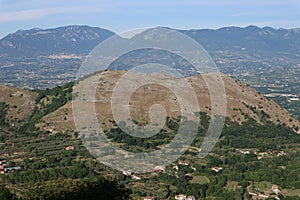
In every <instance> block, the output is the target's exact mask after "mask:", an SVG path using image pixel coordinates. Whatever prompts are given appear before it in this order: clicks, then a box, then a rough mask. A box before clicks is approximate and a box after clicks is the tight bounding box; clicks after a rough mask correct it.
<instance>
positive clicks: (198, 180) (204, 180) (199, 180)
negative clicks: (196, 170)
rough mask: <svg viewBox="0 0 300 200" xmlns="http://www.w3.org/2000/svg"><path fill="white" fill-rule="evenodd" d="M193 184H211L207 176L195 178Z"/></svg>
mask: <svg viewBox="0 0 300 200" xmlns="http://www.w3.org/2000/svg"><path fill="white" fill-rule="evenodd" d="M190 182H191V183H199V184H206V183H209V179H208V178H207V177H206V176H193V179H192V180H191V181H190Z"/></svg>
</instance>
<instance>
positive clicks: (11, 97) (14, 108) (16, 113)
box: [0, 86, 37, 124]
mask: <svg viewBox="0 0 300 200" xmlns="http://www.w3.org/2000/svg"><path fill="white" fill-rule="evenodd" d="M36 97H37V94H36V93H34V92H31V91H27V90H22V89H19V88H14V87H10V86H0V102H5V103H6V104H8V105H9V109H8V111H7V116H6V118H7V120H8V121H9V123H10V124H12V123H15V122H18V121H20V120H23V119H24V118H25V117H27V116H29V115H30V114H31V113H32V111H33V109H34V107H35V99H36Z"/></svg>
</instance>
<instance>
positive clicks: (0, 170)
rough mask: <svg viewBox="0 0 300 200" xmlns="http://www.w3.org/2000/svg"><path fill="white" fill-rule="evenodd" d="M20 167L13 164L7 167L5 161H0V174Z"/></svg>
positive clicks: (17, 169)
mask: <svg viewBox="0 0 300 200" xmlns="http://www.w3.org/2000/svg"><path fill="white" fill-rule="evenodd" d="M21 169H22V167H20V166H15V167H7V163H6V162H5V161H1V162H0V174H5V173H8V172H11V171H19V170H21Z"/></svg>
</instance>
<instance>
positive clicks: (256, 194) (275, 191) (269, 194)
mask: <svg viewBox="0 0 300 200" xmlns="http://www.w3.org/2000/svg"><path fill="white" fill-rule="evenodd" d="M254 190H255V192H249V194H250V195H252V196H253V197H258V198H262V199H266V198H270V197H272V198H275V199H277V200H280V198H279V197H278V196H277V195H279V194H282V191H281V190H280V189H279V186H278V185H275V184H273V185H272V188H271V192H269V191H268V192H263V194H262V193H260V188H255V189H254Z"/></svg>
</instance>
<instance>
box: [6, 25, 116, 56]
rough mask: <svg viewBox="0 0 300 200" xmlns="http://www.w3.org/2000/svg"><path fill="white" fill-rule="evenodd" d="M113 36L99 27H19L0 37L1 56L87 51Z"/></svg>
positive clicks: (84, 52) (80, 52) (79, 52)
mask: <svg viewBox="0 0 300 200" xmlns="http://www.w3.org/2000/svg"><path fill="white" fill-rule="evenodd" d="M112 35H114V33H113V32H111V31H109V30H105V29H101V28H97V27H89V26H66V27H59V28H52V29H39V28H34V29H30V30H19V31H17V32H15V33H13V34H9V35H7V36H6V37H4V38H3V39H1V40H0V55H1V57H8V58H13V57H36V56H48V55H52V54H60V53H65V54H87V53H89V51H91V50H92V49H93V48H94V47H95V46H96V45H97V44H99V43H100V42H102V41H103V40H105V39H106V38H108V37H110V36H112Z"/></svg>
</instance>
